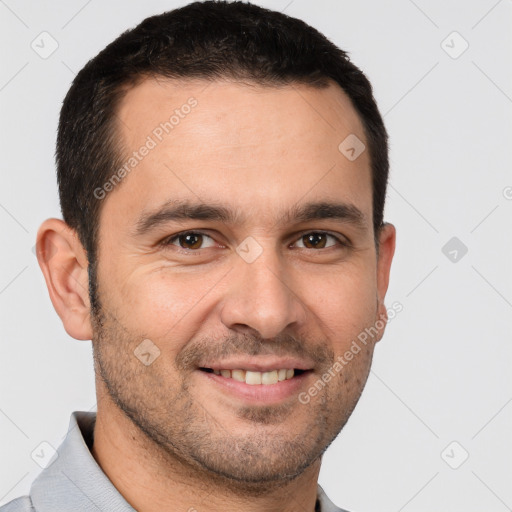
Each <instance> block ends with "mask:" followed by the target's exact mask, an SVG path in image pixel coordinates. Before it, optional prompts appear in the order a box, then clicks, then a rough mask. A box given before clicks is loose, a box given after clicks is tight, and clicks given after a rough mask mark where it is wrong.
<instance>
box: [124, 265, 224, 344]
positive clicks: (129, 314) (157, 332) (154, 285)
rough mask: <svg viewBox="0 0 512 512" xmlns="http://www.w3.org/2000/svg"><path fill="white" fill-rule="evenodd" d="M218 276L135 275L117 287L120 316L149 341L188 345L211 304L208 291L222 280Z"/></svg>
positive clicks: (165, 273)
mask: <svg viewBox="0 0 512 512" xmlns="http://www.w3.org/2000/svg"><path fill="white" fill-rule="evenodd" d="M215 276H216V274H215V273H213V272H212V273H209V274H201V275H199V274H196V275H195V274H193V273H192V272H176V271H171V270H169V269H161V270H159V271H154V272H142V271H139V272H136V273H134V274H132V275H131V276H130V277H129V278H128V279H125V280H124V282H123V284H122V285H121V286H120V287H119V288H118V290H119V292H117V297H116V299H115V302H116V303H117V304H118V305H119V307H118V309H119V317H120V318H122V323H123V325H124V326H125V327H126V328H127V329H128V330H130V331H132V332H141V333H142V332H143V333H144V336H146V337H148V338H150V339H153V340H164V339H169V338H175V339H176V341H178V342H179V340H180V339H183V342H184V343H186V342H187V341H188V336H189V335H190V336H191V335H192V334H193V332H195V331H196V330H197V324H198V323H199V322H200V320H199V318H200V317H201V316H202V312H203V311H204V310H205V308H206V307H207V305H208V303H209V301H208V292H209V290H211V289H212V288H213V287H214V286H215V283H216V282H217V281H218V280H219V278H216V277H215ZM188 331H190V332H188ZM178 333H179V336H177V334H178ZM173 334H174V336H173Z"/></svg>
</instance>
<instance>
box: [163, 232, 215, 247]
mask: <svg viewBox="0 0 512 512" xmlns="http://www.w3.org/2000/svg"><path fill="white" fill-rule="evenodd" d="M207 240H211V243H210V245H207V246H206V247H212V246H213V245H214V243H213V239H212V238H211V237H209V236H208V235H205V234H203V233H196V232H193V231H187V232H184V233H179V234H178V235H175V236H173V237H172V238H169V239H167V241H166V242H165V244H164V245H176V246H178V247H181V248H182V249H190V250H198V249H205V248H206V247H205V246H204V244H205V243H206V241H207Z"/></svg>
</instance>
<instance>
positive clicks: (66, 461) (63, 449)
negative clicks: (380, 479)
mask: <svg viewBox="0 0 512 512" xmlns="http://www.w3.org/2000/svg"><path fill="white" fill-rule="evenodd" d="M95 422H96V413H95V412H84V411H75V412H73V413H72V414H71V418H70V422H69V429H68V433H67V436H66V439H65V440H64V441H63V442H62V444H61V445H60V447H59V448H58V450H57V456H56V458H54V460H53V462H51V463H50V465H48V466H47V467H46V468H45V469H44V470H43V471H42V473H41V474H40V475H39V476H38V477H37V478H36V480H35V481H34V483H33V484H32V488H31V492H30V495H31V498H32V503H33V505H34V507H35V510H37V511H38V512H68V511H69V510H83V511H86V512H89V511H91V512H98V511H103V510H108V511H112V512H133V511H135V509H134V508H133V507H131V505H130V504H129V503H128V502H127V501H126V500H125V499H124V498H123V496H122V495H121V494H120V493H119V491H118V490H117V489H116V488H115V487H114V485H113V484H112V482H111V481H110V480H109V479H108V477H107V476H106V475H105V473H103V471H102V469H101V468H100V467H99V465H98V463H97V462H96V460H95V459H94V457H93V456H92V454H91V452H90V448H91V447H92V442H93V432H94V424H95ZM317 497H318V501H319V502H320V512H338V511H340V510H341V509H339V508H337V507H336V506H335V505H334V504H333V503H332V502H331V501H330V500H329V498H328V497H327V495H326V494H325V492H324V490H323V489H322V488H321V487H320V485H318V491H317ZM341 512H343V511H341Z"/></svg>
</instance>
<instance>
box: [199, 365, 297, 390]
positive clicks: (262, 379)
mask: <svg viewBox="0 0 512 512" xmlns="http://www.w3.org/2000/svg"><path fill="white" fill-rule="evenodd" d="M200 370H202V371H204V372H208V373H214V374H215V375H221V376H222V377H225V378H227V379H233V380H236V381H238V382H245V383H246V384H249V385H252V386H254V385H260V384H261V385H264V386H268V385H272V384H277V383H278V382H282V381H284V380H289V379H293V377H294V376H295V375H299V374H300V373H303V371H304V370H299V369H293V368H281V369H278V370H270V371H266V372H258V371H251V370H238V369H237V370H227V369H223V370H219V369H212V368H200Z"/></svg>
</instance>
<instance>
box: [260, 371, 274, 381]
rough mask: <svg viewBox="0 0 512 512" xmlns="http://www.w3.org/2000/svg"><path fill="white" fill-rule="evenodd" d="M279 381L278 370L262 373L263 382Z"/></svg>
mask: <svg viewBox="0 0 512 512" xmlns="http://www.w3.org/2000/svg"><path fill="white" fill-rule="evenodd" d="M277 382H278V380H277V370H273V371H271V372H263V373H262V374H261V383H262V384H276V383H277Z"/></svg>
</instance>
